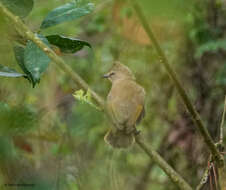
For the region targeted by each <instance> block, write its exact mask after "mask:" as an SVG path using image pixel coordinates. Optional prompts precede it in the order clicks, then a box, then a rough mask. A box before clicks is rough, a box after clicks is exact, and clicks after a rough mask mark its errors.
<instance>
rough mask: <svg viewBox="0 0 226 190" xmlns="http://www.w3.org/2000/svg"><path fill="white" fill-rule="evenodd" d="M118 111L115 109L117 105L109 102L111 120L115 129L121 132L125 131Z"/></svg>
mask: <svg viewBox="0 0 226 190" xmlns="http://www.w3.org/2000/svg"><path fill="white" fill-rule="evenodd" d="M116 109H117V108H116V107H115V104H114V103H113V102H108V110H109V113H110V116H111V119H112V121H113V123H114V127H116V128H117V129H119V130H123V128H124V127H123V124H122V123H121V121H120V120H119V117H118V114H117V111H116Z"/></svg>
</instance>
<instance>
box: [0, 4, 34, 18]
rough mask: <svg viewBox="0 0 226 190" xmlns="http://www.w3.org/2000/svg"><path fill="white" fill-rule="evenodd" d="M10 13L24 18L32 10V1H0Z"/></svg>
mask: <svg viewBox="0 0 226 190" xmlns="http://www.w3.org/2000/svg"><path fill="white" fill-rule="evenodd" d="M0 1H1V2H2V3H3V4H4V5H5V6H6V7H7V8H8V9H9V10H10V11H11V12H12V13H14V14H15V15H17V16H20V17H22V18H23V17H26V16H27V15H28V14H29V13H30V12H31V10H32V8H33V5H34V1H33V0H0Z"/></svg>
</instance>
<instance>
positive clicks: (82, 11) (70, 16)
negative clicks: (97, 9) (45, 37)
mask: <svg viewBox="0 0 226 190" xmlns="http://www.w3.org/2000/svg"><path fill="white" fill-rule="evenodd" d="M93 7H94V5H93V3H87V4H81V5H80V4H78V2H71V3H67V4H65V5H62V6H60V7H57V8H56V9H54V10H52V11H51V12H50V13H49V14H48V15H47V16H46V18H45V19H44V20H43V22H42V24H41V27H40V28H41V29H44V28H48V27H50V26H54V25H56V24H60V23H62V22H66V21H71V20H74V19H77V18H80V17H82V16H84V15H87V14H89V13H90V12H91V11H92V10H93Z"/></svg>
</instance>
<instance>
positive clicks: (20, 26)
mask: <svg viewBox="0 0 226 190" xmlns="http://www.w3.org/2000/svg"><path fill="white" fill-rule="evenodd" d="M0 9H1V10H2V13H3V14H4V15H5V16H6V17H7V18H8V19H9V20H10V21H11V22H12V23H13V26H14V27H15V28H16V30H17V31H18V32H19V33H20V34H21V35H23V36H24V37H25V38H26V39H29V40H31V41H33V42H34V43H35V44H36V45H37V46H38V47H39V48H40V49H41V50H43V51H44V52H45V53H46V55H47V56H49V58H50V59H52V61H53V62H55V63H56V64H57V65H58V66H59V67H60V68H61V69H62V70H63V71H64V72H65V73H67V74H68V75H69V76H70V77H71V79H72V80H73V81H74V82H75V83H76V84H77V85H79V86H80V87H81V88H83V89H85V90H88V89H90V87H89V85H88V84H87V83H86V82H85V81H84V80H83V79H82V78H81V77H80V76H79V75H78V74H77V73H76V72H75V71H73V70H72V69H71V68H70V66H68V65H67V64H66V63H65V62H64V60H63V59H61V58H60V57H58V56H57V55H56V54H55V52H54V51H52V50H51V49H50V48H49V47H48V46H47V45H46V44H44V43H43V42H42V41H41V40H40V39H39V38H38V37H37V36H35V34H34V33H33V32H32V31H31V30H30V29H29V28H28V27H27V26H26V25H25V24H24V23H23V22H22V21H21V19H20V18H19V17H18V16H15V15H13V14H12V13H11V12H10V11H9V10H8V9H7V8H5V6H4V5H3V4H2V3H1V2H0ZM90 93H91V95H92V96H93V98H94V99H95V100H96V102H97V103H98V104H99V105H100V107H102V108H103V109H105V101H104V100H103V98H101V97H100V96H99V95H98V94H97V93H96V92H94V91H93V90H90ZM105 112H106V114H108V113H107V110H105ZM136 142H137V144H138V145H139V146H140V148H142V149H143V150H144V151H145V153H146V154H147V155H148V156H149V157H150V158H151V159H153V161H155V163H156V164H158V165H159V167H160V168H162V169H163V170H164V171H165V172H166V174H167V175H168V176H169V177H170V179H171V180H172V181H173V182H174V183H175V184H176V185H178V186H179V187H180V188H181V189H183V190H192V188H191V187H190V186H189V185H188V183H187V182H186V181H185V180H184V179H183V178H182V177H181V176H180V175H179V174H178V173H177V172H176V171H175V170H174V169H173V168H172V167H171V166H170V165H169V164H167V162H166V161H165V160H164V159H163V158H162V157H161V156H160V155H159V154H158V153H157V152H155V151H154V150H152V149H151V148H150V147H149V148H147V146H146V145H145V144H144V142H142V141H141V140H140V139H139V138H138V137H137V138H136Z"/></svg>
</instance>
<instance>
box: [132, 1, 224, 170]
mask: <svg viewBox="0 0 226 190" xmlns="http://www.w3.org/2000/svg"><path fill="white" fill-rule="evenodd" d="M130 2H131V3H132V6H133V8H134V10H135V12H136V14H137V16H138V18H139V20H140V22H141V24H142V26H143V28H144V30H145V31H146V33H147V35H148V37H149V39H150V41H151V42H152V43H153V46H154V47H155V49H156V51H157V53H158V54H159V58H160V63H161V64H162V65H163V66H164V67H165V69H166V71H167V73H168V75H169V76H170V78H171V79H172V81H173V83H174V85H175V86H176V89H177V91H178V92H179V94H180V96H181V99H182V100H183V102H184V104H185V106H186V108H187V110H188V111H189V112H190V114H191V116H192V119H193V121H194V123H195V125H196V126H197V128H198V130H199V132H200V133H201V135H202V137H203V138H204V141H205V143H206V145H207V146H208V148H209V150H210V152H211V154H212V155H213V158H214V160H216V162H217V164H218V166H219V167H223V166H224V158H223V156H222V155H221V154H220V153H219V151H218V149H217V147H216V146H215V144H214V141H213V139H212V138H211V136H210V134H209V132H208V131H207V129H206V127H205V126H204V124H203V122H202V120H201V118H200V115H199V114H198V112H197V111H196V110H195V108H194V107H193V105H192V103H191V101H190V100H189V98H188V95H187V94H186V92H185V90H184V88H183V87H182V84H181V83H180V81H179V79H178V77H177V74H176V72H175V71H174V70H173V69H172V68H171V66H170V64H169V62H168V59H167V58H166V56H165V54H164V52H163V50H162V49H161V47H160V45H159V43H158V41H157V40H156V38H155V36H154V34H153V32H152V30H151V27H150V26H149V24H148V21H147V19H146V18H145V16H144V14H143V12H142V10H141V8H140V6H139V4H138V3H137V2H136V0H130Z"/></svg>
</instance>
